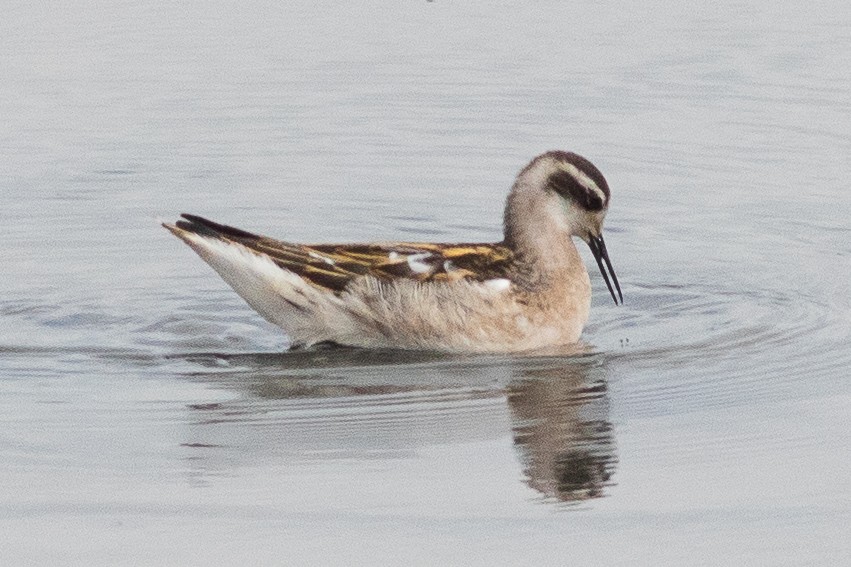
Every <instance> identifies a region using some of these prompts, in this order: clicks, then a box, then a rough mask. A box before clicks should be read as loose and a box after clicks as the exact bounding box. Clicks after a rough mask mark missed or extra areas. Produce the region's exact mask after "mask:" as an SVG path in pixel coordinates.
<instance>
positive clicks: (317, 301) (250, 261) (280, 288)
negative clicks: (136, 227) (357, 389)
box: [163, 215, 337, 345]
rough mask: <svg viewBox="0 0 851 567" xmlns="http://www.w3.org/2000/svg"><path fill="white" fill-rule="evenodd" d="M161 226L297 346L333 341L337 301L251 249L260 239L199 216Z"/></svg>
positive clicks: (186, 217) (185, 217)
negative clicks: (330, 323) (330, 321)
mask: <svg viewBox="0 0 851 567" xmlns="http://www.w3.org/2000/svg"><path fill="white" fill-rule="evenodd" d="M181 216H182V217H183V218H182V219H180V220H178V221H177V222H176V223H174V224H169V223H163V226H164V227H165V228H166V229H168V230H169V231H170V232H171V233H172V234H174V235H175V236H177V237H178V238H180V239H181V240H183V241H184V242H185V243H186V244H188V245H189V247H190V248H192V249H193V250H194V251H195V252H196V253H197V254H198V255H199V256H200V257H201V258H202V259H203V260H204V261H205V262H207V263H208V264H209V265H210V266H211V267H212V268H213V269H214V270H215V271H216V272H217V273H218V274H219V275H220V276H221V277H222V279H223V280H225V282H227V284H228V285H230V286H231V287H232V288H233V289H234V291H236V292H237V293H238V294H239V295H240V297H242V298H243V299H244V300H245V301H246V302H248V304H249V305H250V306H251V307H252V308H253V309H254V310H255V311H257V312H258V313H259V314H260V315H262V316H263V317H264V318H265V319H266V320H268V321H270V322H271V323H273V324H275V325H278V326H279V327H281V328H283V329H284V331H286V332H287V334H288V335H289V336H290V338H291V339H292V341H293V343H294V344H299V345H310V344H314V343H317V342H322V341H328V340H333V337H330V336H328V332H329V326H328V325H327V324H326V321H328V319H329V318H330V317H332V316H333V312H334V311H337V309H336V305H335V302H336V301H337V298H336V297H335V296H334V295H333V294H332V293H329V292H327V291H324V290H322V289H319V288H317V287H316V286H313V285H311V284H309V283H308V282H306V281H305V280H304V279H303V278H301V277H300V276H299V275H297V274H295V273H293V272H292V271H290V270H287V269H286V268H283V267H281V266H279V265H277V264H276V263H275V262H274V261H273V260H272V258H271V257H270V256H268V255H267V254H264V253H263V252H260V251H258V250H256V249H253V248H252V247H251V243H252V241H255V240H257V239H259V238H261V237H260V236H258V235H255V234H252V233H250V232H247V231H244V230H241V229H238V228H234V227H230V226H226V225H222V224H218V223H215V222H213V221H210V220H207V219H205V218H202V217H198V216H195V215H181Z"/></svg>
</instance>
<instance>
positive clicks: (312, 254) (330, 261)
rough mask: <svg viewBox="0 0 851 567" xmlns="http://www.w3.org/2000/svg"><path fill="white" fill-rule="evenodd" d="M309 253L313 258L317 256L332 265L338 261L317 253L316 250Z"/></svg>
mask: <svg viewBox="0 0 851 567" xmlns="http://www.w3.org/2000/svg"><path fill="white" fill-rule="evenodd" d="M307 255H308V256H310V257H311V258H316V259H317V260H322V261H323V262H325V263H326V264H329V265H331V266H333V265H334V264H336V263H337V262H335V261H334V260H332V259H331V258H326V257H325V256H323V255H321V254H317V253H316V252H308V253H307Z"/></svg>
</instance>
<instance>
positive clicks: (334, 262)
mask: <svg viewBox="0 0 851 567" xmlns="http://www.w3.org/2000/svg"><path fill="white" fill-rule="evenodd" d="M181 216H182V217H183V219H182V220H179V221H177V224H176V226H177V228H180V229H183V230H187V231H190V232H194V233H197V234H199V235H201V236H206V237H210V238H217V239H220V240H224V241H228V242H236V243H239V244H241V245H243V246H245V247H246V248H248V249H250V250H253V251H255V252H259V253H262V254H265V255H266V256H268V257H269V258H271V259H272V261H273V262H274V263H275V264H276V265H278V266H279V267H281V268H285V269H287V270H289V271H291V272H293V273H295V274H298V275H299V276H301V277H302V278H303V279H304V280H306V281H308V282H309V283H311V284H313V285H314V286H317V287H319V288H323V289H326V290H329V291H332V292H340V291H342V290H343V289H345V287H346V286H347V285H348V284H349V282H350V281H352V280H353V279H354V278H357V277H359V276H372V277H375V278H378V279H380V280H394V279H399V278H404V279H410V280H414V281H418V282H441V281H456V280H460V279H468V280H472V281H486V280H492V279H498V278H505V277H507V274H508V270H509V267H510V265H511V261H512V258H513V256H512V253H511V251H510V250H509V249H508V248H507V247H506V246H504V245H502V244H482V243H475V244H439V243H425V242H387V243H376V244H315V245H314V244H292V243H289V242H282V241H280V240H276V239H274V238H269V237H267V236H261V235H257V234H253V233H250V232H247V231H244V230H241V229H238V228H234V227H230V226H226V225H222V224H218V223H215V222H213V221H210V220H208V219H205V218H203V217H199V216H195V215H186V214H184V215H181Z"/></svg>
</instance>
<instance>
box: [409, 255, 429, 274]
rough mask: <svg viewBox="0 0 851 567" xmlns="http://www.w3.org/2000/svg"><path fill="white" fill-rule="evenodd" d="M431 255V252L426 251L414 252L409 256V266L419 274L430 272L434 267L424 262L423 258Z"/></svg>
mask: <svg viewBox="0 0 851 567" xmlns="http://www.w3.org/2000/svg"><path fill="white" fill-rule="evenodd" d="M429 256H431V252H425V253H423V254H413V255H411V256H408V258H407V260H408V267H409V268H411V271H412V272H415V273H417V274H424V273H426V272H430V271H431V270H432V267H431V266H430V265H428V264H426V263H425V262H423V260H425V259H426V258H428V257H429Z"/></svg>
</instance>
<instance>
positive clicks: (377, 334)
mask: <svg viewBox="0 0 851 567" xmlns="http://www.w3.org/2000/svg"><path fill="white" fill-rule="evenodd" d="M609 198H610V193H609V187H608V184H607V183H606V179H605V178H604V177H603V174H602V173H600V171H599V170H598V169H597V168H596V167H594V165H593V164H591V162H589V161H588V160H587V159H585V158H583V157H582V156H579V155H577V154H575V153H570V152H562V151H550V152H547V153H544V154H541V155H539V156H538V157H536V158H535V159H533V160H532V161H531V162H530V163H529V164H528V165H527V166H526V167H525V168H523V170H522V171H520V173H519V174H518V175H517V179H516V180H515V182H514V186H513V187H512V189H511V192H510V193H509V195H508V199H507V203H506V206H505V218H504V240H503V241H502V242H499V243H495V244H486V243H474V244H433V243H420V242H389V243H375V244H318V245H313V244H291V243H287V242H282V241H280V240H275V239H273V238H269V237H266V236H260V235H257V234H253V233H251V232H246V231H244V230H241V229H238V228H233V227H230V226H226V225H222V224H218V223H215V222H213V221H210V220H207V219H205V218H202V217H199V216H195V215H187V214H184V215H181V216H182V219H181V220H178V221H177V222H176V223H175V224H163V226H164V227H165V228H167V229H168V230H170V231H171V232H172V233H174V234H175V235H176V236H177V237H178V238H180V239H181V240H183V241H184V242H186V244H188V245H189V246H190V247H191V248H192V249H193V250H195V252H197V253H198V255H199V256H201V258H202V259H204V261H206V262H207V263H208V264H210V266H212V268H213V269H214V270H216V272H218V273H219V275H220V276H221V277H222V278H223V279H224V280H225V281H226V282H227V283H228V284H229V285H230V286H231V287H232V288H233V289H234V290H235V291H236V292H237V293H238V294H239V295H240V296H242V298H243V299H245V300H246V301H247V302H248V304H249V305H250V306H251V307H253V308H254V309H255V310H256V311H257V312H258V313H260V314H261V315H262V316H263V317H265V318H266V319H267V320H269V321H270V322H272V323H274V324H276V325H278V326H280V327H281V328H283V329H284V331H285V332H286V333H287V334H288V335H289V337H290V339H291V341H292V344H293V345H294V346H310V345H312V344H316V343H320V342H332V343H338V344H341V345H349V346H358V347H367V348H403V349H427V350H445V351H455V352H519V351H527V350H536V349H541V348H545V347H550V346H553V345H561V344H569V343H574V342H576V341H577V340H578V339H579V336H580V334H581V333H582V328H583V327H584V325H585V322H586V321H587V319H588V311H589V308H590V303H591V282H590V279H589V277H588V271H587V270H586V268H585V264H584V263H583V261H582V259H581V257H580V255H579V251H578V250H577V249H576V246H575V245H574V242H573V238H572V237H574V236H577V237H579V238H580V239H582V240H584V241H585V242H586V243H587V244H588V246H589V247H590V248H591V252H592V253H593V254H594V258H595V259H596V260H597V265H598V267H599V268H600V272H601V273H602V275H603V279H604V280H605V282H606V286H607V287H608V289H609V293H611V295H612V299H614V301H615V304H618V300H619V299H620V302H621V303H622V302H623V294H622V293H621V289H620V285H619V284H618V280H617V277H616V276H615V272H614V269H613V268H612V264H611V262H610V261H609V255H608V252H607V251H606V244H605V242H604V241H603V235H602V228H603V220H604V218H605V216H606V211H607V209H608V206H609ZM607 270H608V271H607ZM609 276H611V279H610V277H609ZM612 284H614V288H613V287H612ZM615 290H617V295H616V294H615Z"/></svg>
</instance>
